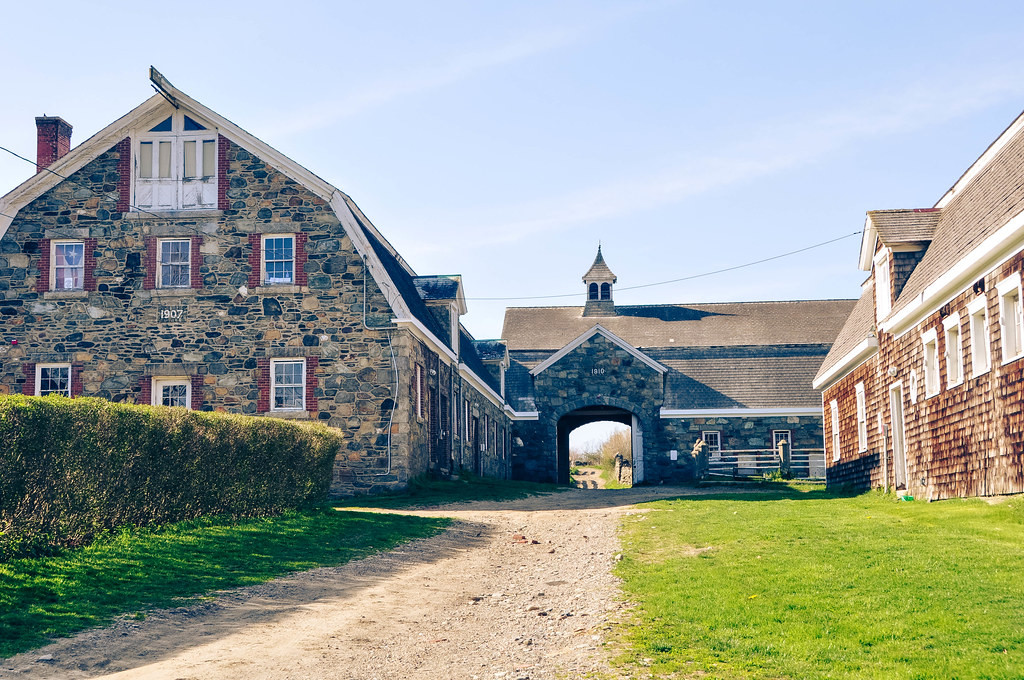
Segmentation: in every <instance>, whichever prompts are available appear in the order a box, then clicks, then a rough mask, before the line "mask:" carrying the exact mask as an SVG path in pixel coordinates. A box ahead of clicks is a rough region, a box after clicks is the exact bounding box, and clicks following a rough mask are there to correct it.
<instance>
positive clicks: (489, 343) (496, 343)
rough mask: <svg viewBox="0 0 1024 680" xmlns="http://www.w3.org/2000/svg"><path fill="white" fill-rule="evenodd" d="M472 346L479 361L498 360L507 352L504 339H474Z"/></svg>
mask: <svg viewBox="0 0 1024 680" xmlns="http://www.w3.org/2000/svg"><path fill="white" fill-rule="evenodd" d="M473 347H474V348H475V349H476V353H477V355H479V356H480V360H481V361H500V360H502V359H504V358H505V356H506V355H507V354H508V347H507V346H506V345H505V341H504V340H474V341H473Z"/></svg>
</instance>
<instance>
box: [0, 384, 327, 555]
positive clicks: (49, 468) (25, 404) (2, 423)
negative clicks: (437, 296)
mask: <svg viewBox="0 0 1024 680" xmlns="http://www.w3.org/2000/svg"><path fill="white" fill-rule="evenodd" d="M342 441H343V438H342V435H341V433H340V432H338V431H337V430H332V429H330V428H327V427H324V426H321V425H313V424H305V423H302V424H300V423H293V422H287V421H281V420H276V419H272V418H254V417H250V416H241V415H233V414H226V413H201V412H196V411H186V410H184V409H171V408H163V407H152V406H134V405H130V404H115V403H111V402H108V401H104V400H102V399H88V398H85V399H82V398H80V399H66V398H63V397H52V396H51V397H42V398H40V397H21V396H11V397H0V561H2V560H7V559H10V558H11V557H15V556H29V555H40V554H46V553H50V552H53V551H54V550H58V549H61V548H68V547H75V546H79V545H83V544H85V543H87V542H89V541H90V540H91V539H92V538H93V537H95V536H96V535H97V534H100V533H103V532H105V531H109V530H111V529H115V528H117V527H122V526H128V525H130V526H146V525H154V524H163V523H166V522H176V521H179V520H186V519H193V518H196V517H199V516H202V515H212V514H229V515H233V516H236V517H248V516H257V515H265V514H273V513H277V512H280V511H281V510H283V509H285V508H295V507H301V506H303V505H306V504H309V503H316V502H320V501H322V500H323V499H324V498H325V497H326V495H327V490H328V486H329V484H330V479H331V466H332V462H333V460H334V457H335V454H336V453H337V451H338V450H339V448H340V446H341V444H342Z"/></svg>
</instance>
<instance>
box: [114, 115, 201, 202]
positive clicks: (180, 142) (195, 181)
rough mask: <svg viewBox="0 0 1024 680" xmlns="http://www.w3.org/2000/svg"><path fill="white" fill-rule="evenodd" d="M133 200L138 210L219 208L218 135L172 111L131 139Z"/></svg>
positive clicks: (189, 118)
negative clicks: (133, 160)
mask: <svg viewBox="0 0 1024 680" xmlns="http://www.w3.org/2000/svg"><path fill="white" fill-rule="evenodd" d="M134 155H135V173H134V181H135V200H134V205H135V206H136V207H138V208H140V209H142V210H189V209H213V208H216V207H217V132H216V130H212V129H210V126H208V125H206V124H205V123H202V122H200V121H199V120H197V119H195V118H193V117H192V116H191V115H189V114H187V113H185V112H184V111H175V112H173V113H171V114H170V115H169V116H167V117H166V118H164V119H163V120H161V121H160V122H159V123H157V124H156V125H154V126H152V127H151V128H150V129H148V130H146V131H144V132H141V133H138V134H137V135H136V136H135V140H134Z"/></svg>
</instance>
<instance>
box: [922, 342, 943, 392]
mask: <svg viewBox="0 0 1024 680" xmlns="http://www.w3.org/2000/svg"><path fill="white" fill-rule="evenodd" d="M921 343H922V344H923V345H924V396H925V397H932V396H935V395H936V394H938V393H939V389H940V386H939V337H938V333H936V331H935V329H934V328H932V329H930V330H927V331H925V332H924V333H922V334H921Z"/></svg>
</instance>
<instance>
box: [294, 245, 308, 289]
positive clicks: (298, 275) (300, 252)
mask: <svg viewBox="0 0 1024 680" xmlns="http://www.w3.org/2000/svg"><path fill="white" fill-rule="evenodd" d="M306 238H307V236H306V234H303V233H301V232H300V233H298V234H295V285H296V286H305V285H308V281H309V279H308V276H307V275H306Z"/></svg>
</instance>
